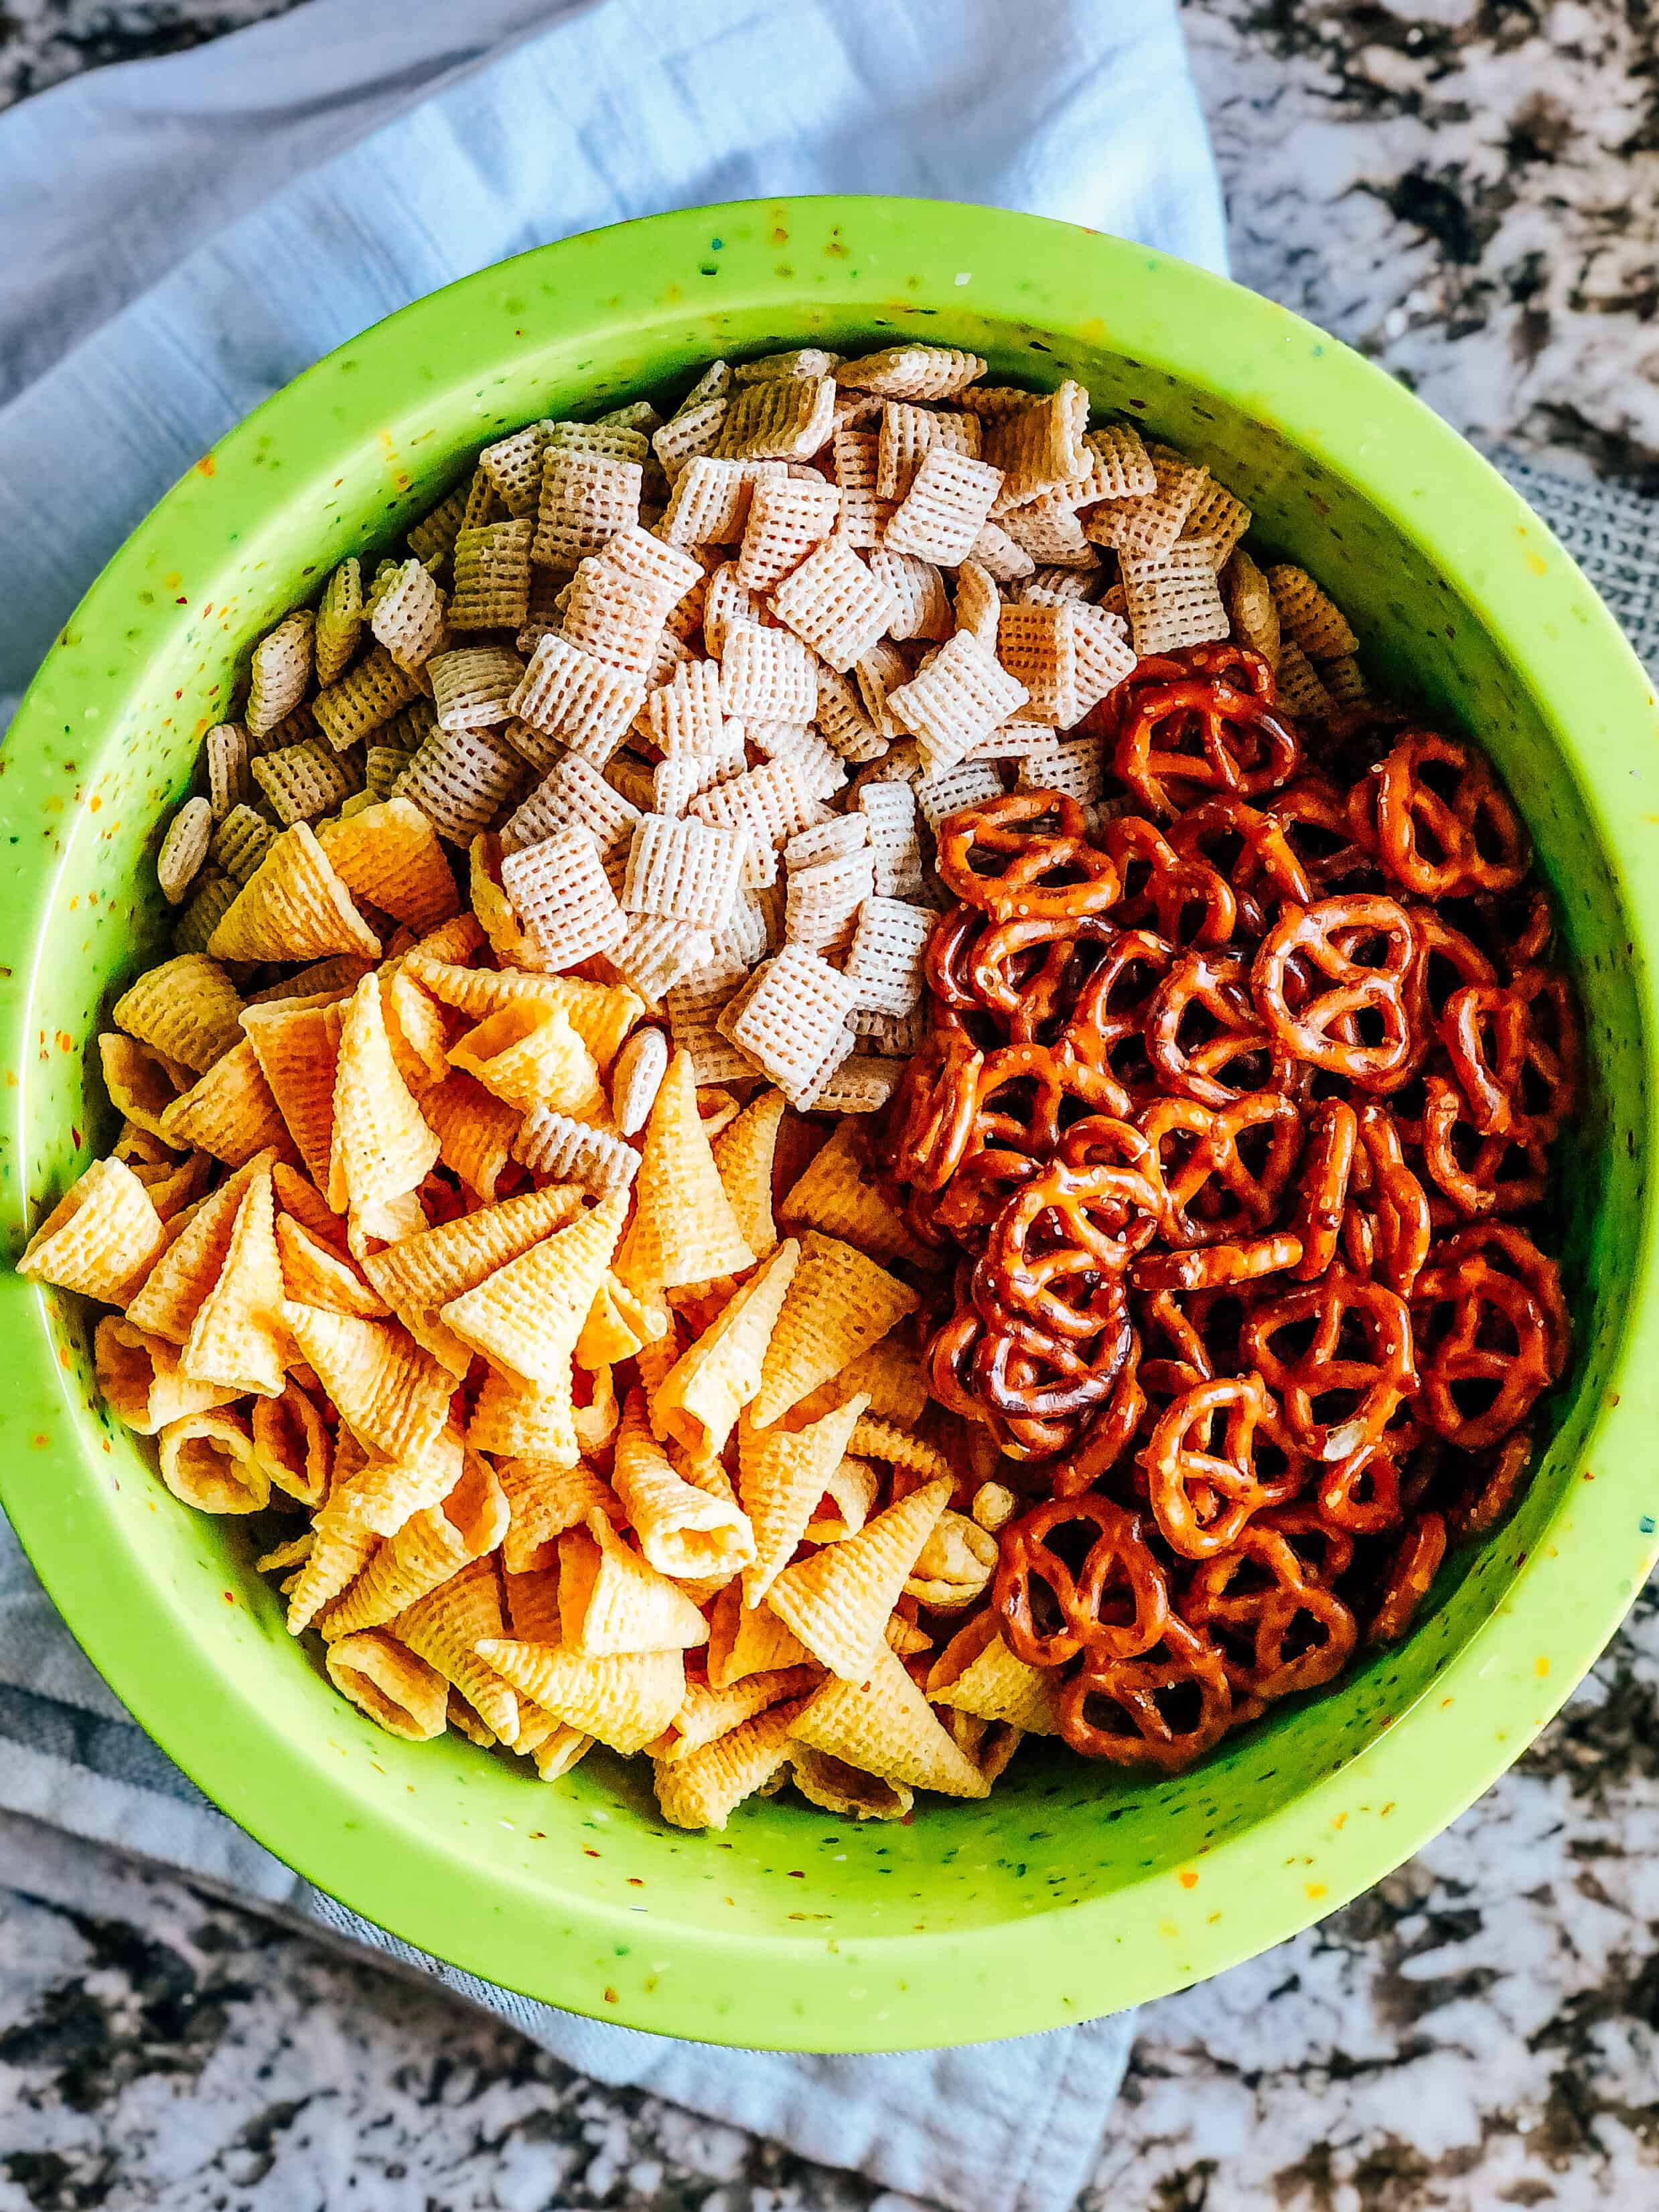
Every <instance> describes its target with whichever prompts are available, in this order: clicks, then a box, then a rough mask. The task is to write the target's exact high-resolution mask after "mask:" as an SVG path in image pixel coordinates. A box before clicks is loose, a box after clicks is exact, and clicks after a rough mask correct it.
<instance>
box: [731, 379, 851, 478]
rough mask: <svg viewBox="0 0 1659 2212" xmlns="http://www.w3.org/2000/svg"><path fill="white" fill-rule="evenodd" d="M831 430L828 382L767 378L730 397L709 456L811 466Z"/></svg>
mask: <svg viewBox="0 0 1659 2212" xmlns="http://www.w3.org/2000/svg"><path fill="white" fill-rule="evenodd" d="M835 427H836V387H835V386H834V384H833V383H832V382H831V381H830V380H829V378H828V377H826V376H819V377H793V376H791V377H768V378H763V379H762V380H760V381H759V382H758V383H755V384H748V385H744V386H742V387H741V388H740V389H739V390H738V391H737V392H734V393H733V395H732V404H731V405H730V406H729V407H728V408H727V409H726V420H725V422H722V423H721V425H720V439H719V442H718V443H717V445H716V447H715V448H714V450H715V452H716V453H720V455H722V456H723V457H724V458H726V459H730V460H739V461H767V460H786V461H810V460H811V458H812V456H813V454H814V453H817V450H818V448H819V447H821V446H823V445H827V444H828V442H829V437H830V435H831V433H832V432H833V431H834V429H835Z"/></svg>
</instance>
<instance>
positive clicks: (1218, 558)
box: [1181, 478, 1251, 570]
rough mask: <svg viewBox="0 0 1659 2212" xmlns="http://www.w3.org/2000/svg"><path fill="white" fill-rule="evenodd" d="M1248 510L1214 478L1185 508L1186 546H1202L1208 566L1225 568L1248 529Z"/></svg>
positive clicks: (1183, 533) (1183, 529) (1184, 529)
mask: <svg viewBox="0 0 1659 2212" xmlns="http://www.w3.org/2000/svg"><path fill="white" fill-rule="evenodd" d="M1250 520H1251V516H1250V510H1249V507H1246V506H1245V504H1244V502H1243V500H1242V499H1235V498H1234V497H1233V495H1232V494H1231V492H1230V491H1229V490H1228V489H1227V488H1226V486H1225V484H1218V483H1216V482H1215V481H1214V480H1213V478H1212V480H1211V482H1210V483H1208V484H1206V487H1205V489H1203V491H1202V492H1200V495H1199V496H1198V497H1197V498H1196V499H1195V500H1194V501H1193V504H1192V506H1191V507H1189V508H1188V512H1187V520H1186V521H1185V522H1184V523H1183V524H1182V531H1181V535H1182V538H1185V539H1186V540H1187V542H1188V544H1194V545H1202V546H1203V547H1204V548H1205V549H1206V551H1207V552H1208V554H1209V556H1210V565H1211V567H1212V568H1216V569H1218V570H1219V569H1222V568H1225V567H1226V565H1227V562H1228V559H1229V557H1230V556H1231V553H1232V550H1233V548H1234V546H1235V545H1237V543H1238V541H1239V539H1240V538H1242V537H1243V535H1244V533H1245V532H1246V531H1247V530H1248V529H1249V526H1250Z"/></svg>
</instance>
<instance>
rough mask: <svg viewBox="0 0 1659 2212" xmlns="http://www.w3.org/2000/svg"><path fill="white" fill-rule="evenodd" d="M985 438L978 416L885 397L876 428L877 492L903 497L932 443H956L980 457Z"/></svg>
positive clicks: (886, 496)
mask: <svg viewBox="0 0 1659 2212" xmlns="http://www.w3.org/2000/svg"><path fill="white" fill-rule="evenodd" d="M982 442H983V431H982V428H981V423H980V421H979V418H978V416H975V415H953V414H938V413H935V411H934V410H933V409H932V408H931V407H918V406H915V405H914V404H912V403H911V402H909V401H908V400H903V399H887V400H884V401H883V402H882V409H881V420H880V427H879V428H878V432H877V446H876V496H877V497H878V499H890V500H894V501H897V500H902V498H903V497H904V495H905V494H906V493H907V492H908V490H909V489H910V485H911V483H912V482H913V480H914V479H915V473H916V471H917V470H918V469H919V468H920V467H921V460H922V456H923V455H924V454H925V453H927V451H928V450H929V448H930V447H933V446H950V447H954V448H955V450H956V451H957V453H967V454H969V456H970V457H971V458H972V459H975V460H978V459H979V458H980V453H981V444H982Z"/></svg>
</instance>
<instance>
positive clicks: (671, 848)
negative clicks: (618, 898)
mask: <svg viewBox="0 0 1659 2212" xmlns="http://www.w3.org/2000/svg"><path fill="white" fill-rule="evenodd" d="M748 852H749V840H748V838H747V836H745V835H744V832H743V831H742V830H740V829H732V828H730V827H727V826H726V825H725V824H723V823H712V822H700V821H697V820H696V819H695V818H694V817H691V816H690V815H676V816H668V815H663V814H647V815H645V816H643V817H641V821H640V823H639V826H638V828H637V829H635V832H634V842H633V843H632V844H631V845H630V846H629V852H628V875H627V879H626V882H625V884H624V885H623V905H624V906H625V907H626V908H628V910H629V913H630V914H660V915H667V916H668V917H669V919H670V920H671V921H684V922H688V923H690V926H691V927H692V928H693V929H708V930H720V929H724V928H725V927H726V922H727V921H728V920H729V919H730V917H731V913H732V907H733V905H734V904H735V902H736V900H737V896H738V884H740V882H741V880H742V878H743V872H744V860H745V859H746V858H747V856H748Z"/></svg>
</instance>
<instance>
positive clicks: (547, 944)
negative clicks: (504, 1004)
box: [501, 829, 628, 972]
mask: <svg viewBox="0 0 1659 2212" xmlns="http://www.w3.org/2000/svg"><path fill="white" fill-rule="evenodd" d="M501 884H502V887H503V889H504V890H506V892H507V896H508V898H509V899H511V900H512V902H513V911H514V912H515V913H516V914H517V915H518V917H519V920H520V922H521V923H522V924H523V926H524V929H525V933H526V935H527V936H528V937H529V939H530V940H531V942H532V944H533V945H535V947H536V950H537V951H538V953H539V954H540V955H541V957H542V959H543V961H544V963H545V964H546V965H547V967H548V968H549V969H552V970H553V971H554V972H557V971H558V970H559V969H564V968H574V967H575V966H576V965H577V964H578V963H579V962H580V961H583V960H586V959H589V958H591V957H592V955H593V954H594V953H596V952H608V951H610V950H611V946H612V945H616V944H617V943H618V942H619V941H620V939H622V937H623V935H624V934H625V933H626V931H627V927H628V922H627V918H626V916H625V915H623V910H622V908H621V907H620V906H619V905H618V904H617V898H616V895H615V893H614V892H613V891H612V890H611V885H610V884H609V882H608V881H607V880H606V878H605V865H604V863H603V861H602V860H600V858H599V848H598V846H597V845H595V843H594V842H593V841H592V838H591V837H589V836H586V835H585V833H584V832H583V831H581V830H580V829H556V830H555V831H554V832H553V834H552V836H550V837H544V838H543V839H542V840H541V841H540V842H539V843H538V844H534V845H526V846H523V847H521V848H520V850H519V851H517V852H516V853H507V854H503V855H502V859H501Z"/></svg>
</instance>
